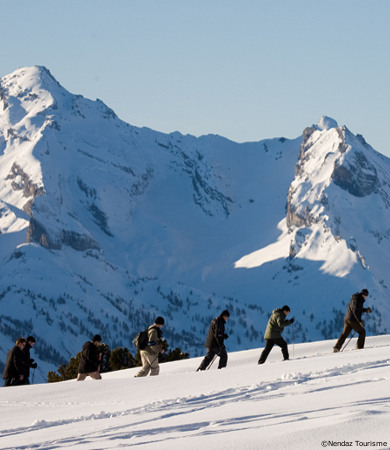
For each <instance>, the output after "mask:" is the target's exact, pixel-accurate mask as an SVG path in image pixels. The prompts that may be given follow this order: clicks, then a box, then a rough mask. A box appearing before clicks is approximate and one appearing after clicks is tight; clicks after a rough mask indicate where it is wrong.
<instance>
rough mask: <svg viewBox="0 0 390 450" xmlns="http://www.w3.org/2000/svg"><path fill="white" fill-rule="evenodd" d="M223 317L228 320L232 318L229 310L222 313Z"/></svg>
mask: <svg viewBox="0 0 390 450" xmlns="http://www.w3.org/2000/svg"><path fill="white" fill-rule="evenodd" d="M221 316H222V317H223V318H224V319H225V320H228V318H229V317H230V313H229V311H228V310H227V309H224V310H223V311H222V313H221Z"/></svg>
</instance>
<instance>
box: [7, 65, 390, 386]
mask: <svg viewBox="0 0 390 450" xmlns="http://www.w3.org/2000/svg"><path fill="white" fill-rule="evenodd" d="M0 249H1V263H2V271H1V272H2V273H1V277H0V360H1V361H2V363H4V361H5V356H6V352H7V350H8V349H9V348H10V347H11V346H12V345H13V343H14V341H15V339H16V338H17V337H18V336H20V335H29V334H32V335H34V336H35V337H36V338H37V344H36V349H35V358H36V359H37V360H38V362H39V376H40V379H42V380H43V379H44V378H45V376H46V374H47V372H48V370H53V369H55V368H57V367H58V365H59V364H60V363H62V362H64V361H67V360H69V357H70V356H74V355H75V354H76V353H77V352H78V351H80V349H81V346H82V344H83V343H84V342H85V341H86V340H87V339H90V338H91V337H92V336H93V334H95V333H99V334H101V335H102V336H103V338H104V341H105V342H106V343H107V344H108V345H109V346H110V348H115V347H116V346H122V347H124V346H127V347H129V349H130V351H131V352H134V349H133V348H132V345H131V340H132V339H133V337H134V336H135V334H136V333H137V332H138V331H139V330H140V329H143V328H144V327H145V326H147V325H149V323H151V322H152V321H153V320H154V318H155V316H156V315H162V316H164V317H165V319H166V325H165V327H164V336H165V337H166V338H167V340H168V342H169V344H170V346H171V348H175V347H180V348H181V349H182V350H185V351H189V352H190V354H191V356H197V355H201V354H202V353H203V351H204V348H203V343H204V339H205V335H206V332H207V329H208V325H209V322H210V320H211V319H212V318H213V317H215V316H216V315H218V314H219V313H220V312H221V311H222V310H223V309H225V308H227V309H229V310H230V312H231V317H230V319H229V323H228V333H229V336H230V337H229V340H228V341H227V345H228V350H229V351H233V350H242V349H245V348H254V347H260V346H262V343H263V333H264V328H265V325H266V323H267V319H268V315H269V313H270V312H271V311H272V309H274V308H275V307H278V306H282V305H283V304H289V305H290V307H291V310H292V315H294V316H295V317H296V323H295V325H294V327H295V329H294V330H290V331H289V333H290V335H289V336H288V339H289V340H291V339H294V340H295V341H309V340H317V339H322V338H327V339H328V338H335V337H337V336H338V334H339V333H340V331H341V328H342V324H343V316H344V310H345V307H346V304H347V302H348V300H349V298H350V296H351V294H353V293H354V292H356V291H358V290H360V289H362V288H363V287H365V288H367V289H368V290H369V291H370V296H369V297H368V300H367V304H369V305H370V306H371V307H372V308H373V310H374V313H373V314H372V315H371V316H370V317H369V318H368V320H367V329H368V331H369V334H376V333H386V332H389V325H388V323H389V319H390V312H389V307H388V286H390V275H389V271H388V263H389V257H390V160H389V159H388V158H386V157H385V156H383V155H381V154H379V153H378V152H376V151H375V150H374V149H373V148H372V147H371V146H370V145H369V144H368V143H367V142H366V141H365V140H364V138H363V137H362V136H361V135H356V136H355V135H354V134H352V133H351V132H350V131H349V130H348V128H347V127H345V126H338V124H337V123H336V121H335V120H333V119H331V118H329V117H323V118H322V119H321V120H320V121H319V122H318V124H316V125H313V126H310V127H308V128H306V129H305V130H304V131H303V134H302V136H300V137H298V138H296V139H293V140H290V139H286V138H283V137H280V138H274V139H265V140H262V141H259V142H251V143H243V144H239V143H235V142H232V141H229V140H228V139H225V138H223V137H220V136H215V135H208V136H202V137H199V138H196V137H194V136H190V135H186V136H184V135H182V134H180V133H178V132H175V133H171V134H164V133H159V132H157V131H153V130H150V129H147V128H137V127H134V126H131V125H129V124H127V123H125V122H123V121H122V120H120V119H119V118H118V117H117V116H116V114H115V113H114V111H113V110H112V109H110V108H109V107H107V106H106V105H105V104H104V103H103V102H102V101H100V100H96V101H91V100H88V99H86V98H84V97H82V96H80V95H73V94H71V93H70V92H68V91H67V90H66V89H64V88H63V87H62V86H61V85H60V84H59V83H58V82H57V81H56V80H55V79H54V78H53V76H52V75H51V73H50V72H49V70H47V69H46V68H44V67H40V66H35V67H27V68H22V69H19V70H17V71H15V72H13V73H12V74H10V75H7V76H5V77H3V78H1V79H0Z"/></svg>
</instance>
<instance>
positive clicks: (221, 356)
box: [218, 347, 228, 369]
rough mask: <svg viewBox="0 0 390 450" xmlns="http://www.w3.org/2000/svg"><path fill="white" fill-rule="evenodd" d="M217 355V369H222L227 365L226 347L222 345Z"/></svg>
mask: <svg viewBox="0 0 390 450" xmlns="http://www.w3.org/2000/svg"><path fill="white" fill-rule="evenodd" d="M218 356H219V364H218V369H223V368H224V367H226V365H227V360H228V355H227V353H226V348H225V347H223V349H222V350H221V351H220V352H219V353H218Z"/></svg>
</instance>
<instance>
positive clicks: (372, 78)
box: [0, 0, 390, 156]
mask: <svg viewBox="0 0 390 450" xmlns="http://www.w3.org/2000/svg"><path fill="white" fill-rule="evenodd" d="M0 13H1V25H0V76H3V75H6V74H8V73H10V72H13V71H14V70H16V69H17V68H19V67H23V66H32V65H43V66H46V67H47V68H48V69H49V70H50V71H51V72H52V74H53V75H54V77H55V78H56V79H57V80H58V81H59V83H60V84H62V86H64V87H65V88H66V89H68V90H69V91H71V92H72V93H74V94H82V95H83V96H85V97H88V98H90V99H93V100H94V99H96V98H100V99H101V100H103V101H104V102H105V103H106V104H107V105H108V106H109V107H111V108H112V109H113V110H114V111H115V112H116V113H117V114H118V116H119V117H120V118H121V119H123V120H125V121H126V122H129V123H131V124H132V125H136V126H147V127H150V128H153V129H155V130H159V131H163V132H171V131H176V130H177V131H180V132H181V133H183V134H187V133H190V134H194V135H196V136H199V135H202V134H208V133H214V134H219V135H222V136H225V137H228V138H229V139H232V140H235V141H238V142H244V141H257V140H261V139H265V138H271V137H279V136H285V137H288V138H295V137H297V136H299V135H300V134H301V133H302V131H303V129H304V128H305V127H307V126H310V125H312V124H313V123H316V122H317V121H318V120H319V119H320V117H321V116H322V115H328V116H331V117H333V118H334V119H336V120H337V122H338V123H339V125H346V126H347V127H348V128H349V129H350V130H351V131H352V132H353V133H355V134H356V133H360V134H363V136H364V137H365V138H366V140H367V142H368V143H370V144H371V145H372V146H373V147H374V148H375V149H376V150H378V151H380V152H381V153H384V154H386V155H387V156H390V143H389V135H390V127H389V119H390V117H389V116H390V114H389V113H390V87H389V86H390V26H389V21H390V0H323V1H316V0H236V1H232V0H138V1H135V0H105V1H102V0H77V1H75V0H63V1H59V0H58V1H55V0H34V1H32V0H0Z"/></svg>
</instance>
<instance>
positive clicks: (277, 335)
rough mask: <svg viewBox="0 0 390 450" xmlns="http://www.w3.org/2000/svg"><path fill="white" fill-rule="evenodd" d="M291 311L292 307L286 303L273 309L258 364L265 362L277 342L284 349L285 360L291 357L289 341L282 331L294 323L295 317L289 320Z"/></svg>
mask: <svg viewBox="0 0 390 450" xmlns="http://www.w3.org/2000/svg"><path fill="white" fill-rule="evenodd" d="M289 312H290V308H289V307H288V306H287V305H284V306H283V307H282V308H277V309H275V310H274V311H272V314H271V317H270V318H269V321H268V325H267V328H266V330H265V334H264V339H265V348H264V350H263V351H262V353H261V355H260V359H259V361H258V364H264V363H265V361H266V359H267V357H268V355H269V353H270V351H271V350H272V348H273V346H274V345H275V344H276V345H278V346H279V347H280V348H281V349H282V354H283V360H284V361H286V360H288V359H289V354H288V348H287V342H286V341H285V340H284V339H283V338H282V332H283V329H284V328H285V327H287V326H288V325H291V324H292V323H294V320H295V319H294V317H293V318H292V319H290V320H287V319H286V317H287V315H288V314H289Z"/></svg>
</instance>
